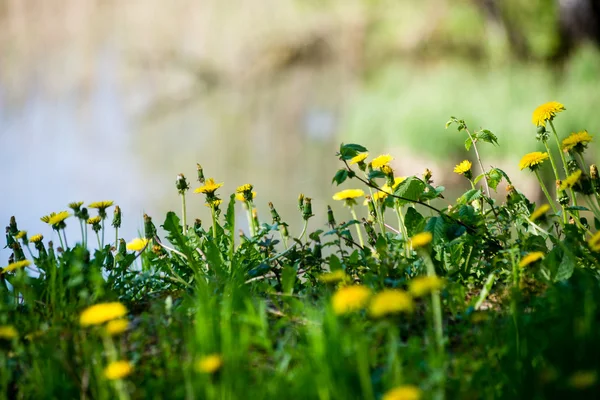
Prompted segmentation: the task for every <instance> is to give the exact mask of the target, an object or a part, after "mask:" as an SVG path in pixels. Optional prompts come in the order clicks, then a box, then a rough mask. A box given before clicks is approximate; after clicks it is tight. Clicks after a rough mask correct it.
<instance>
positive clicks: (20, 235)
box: [15, 231, 27, 240]
mask: <svg viewBox="0 0 600 400" xmlns="http://www.w3.org/2000/svg"><path fill="white" fill-rule="evenodd" d="M23 238H26V239H27V231H19V233H17V234H16V235H15V239H17V240H19V239H23Z"/></svg>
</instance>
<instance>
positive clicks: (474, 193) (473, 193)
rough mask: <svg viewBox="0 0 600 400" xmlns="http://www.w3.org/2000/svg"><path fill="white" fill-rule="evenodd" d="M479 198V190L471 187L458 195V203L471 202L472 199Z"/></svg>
mask: <svg viewBox="0 0 600 400" xmlns="http://www.w3.org/2000/svg"><path fill="white" fill-rule="evenodd" d="M480 198H481V190H479V189H471V190H469V191H467V192H466V193H465V194H463V195H462V196H460V198H459V199H458V202H459V203H460V204H471V202H473V201H474V200H479V199H480Z"/></svg>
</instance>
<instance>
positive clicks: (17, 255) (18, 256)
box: [12, 242, 25, 261]
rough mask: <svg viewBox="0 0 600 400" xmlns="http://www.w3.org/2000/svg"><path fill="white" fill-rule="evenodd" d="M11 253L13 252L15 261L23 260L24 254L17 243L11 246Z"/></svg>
mask: <svg viewBox="0 0 600 400" xmlns="http://www.w3.org/2000/svg"><path fill="white" fill-rule="evenodd" d="M12 251H13V253H14V255H15V259H16V260H17V261H23V260H25V253H24V252H23V248H22V247H21V245H20V244H19V242H14V243H13V244H12Z"/></svg>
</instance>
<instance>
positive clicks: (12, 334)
mask: <svg viewBox="0 0 600 400" xmlns="http://www.w3.org/2000/svg"><path fill="white" fill-rule="evenodd" d="M17 336H19V333H18V332H17V330H16V329H15V327H14V326H12V325H0V339H6V340H10V339H14V338H16V337H17Z"/></svg>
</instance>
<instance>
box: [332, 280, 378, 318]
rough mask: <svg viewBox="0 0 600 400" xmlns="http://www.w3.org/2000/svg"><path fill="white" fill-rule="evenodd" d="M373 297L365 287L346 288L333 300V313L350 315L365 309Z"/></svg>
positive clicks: (341, 289) (336, 294)
mask: <svg viewBox="0 0 600 400" xmlns="http://www.w3.org/2000/svg"><path fill="white" fill-rule="evenodd" d="M370 296H371V291H370V290H369V288H367V287H365V286H360V285H355V286H346V287H343V288H340V289H338V291H337V292H335V294H334V295H333V297H332V298H331V304H332V306H333V312H335V313H336V314H337V315H343V314H349V313H352V312H355V311H358V310H361V309H363V308H364V307H365V306H366V305H367V302H368V300H369V297H370Z"/></svg>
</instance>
